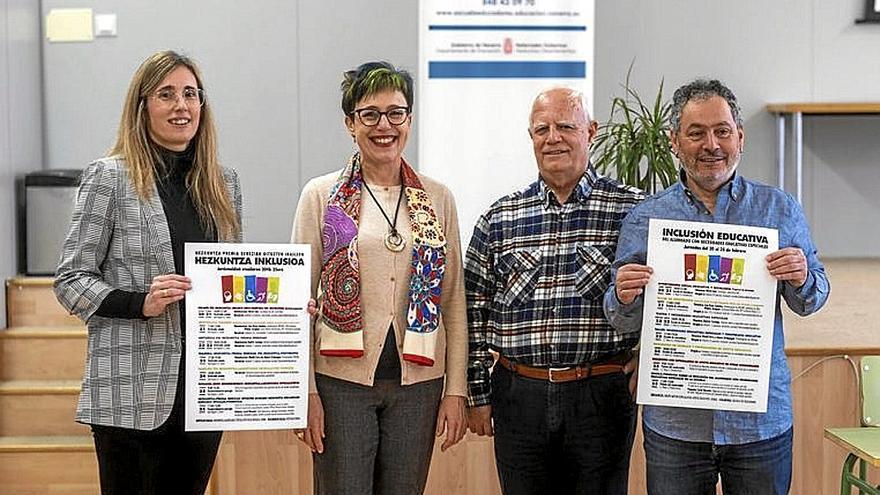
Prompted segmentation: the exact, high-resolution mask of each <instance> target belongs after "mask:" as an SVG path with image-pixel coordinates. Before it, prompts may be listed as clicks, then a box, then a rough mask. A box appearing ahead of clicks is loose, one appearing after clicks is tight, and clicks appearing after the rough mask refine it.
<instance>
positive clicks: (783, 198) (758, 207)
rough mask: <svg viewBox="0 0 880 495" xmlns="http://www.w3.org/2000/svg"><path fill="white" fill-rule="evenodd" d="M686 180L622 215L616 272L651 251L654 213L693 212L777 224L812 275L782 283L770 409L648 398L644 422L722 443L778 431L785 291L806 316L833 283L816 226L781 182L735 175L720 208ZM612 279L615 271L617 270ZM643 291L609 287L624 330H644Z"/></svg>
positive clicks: (786, 389)
mask: <svg viewBox="0 0 880 495" xmlns="http://www.w3.org/2000/svg"><path fill="white" fill-rule="evenodd" d="M684 180H685V178H684V174H682V182H678V183H676V184H673V185H672V186H670V187H669V188H668V189H666V190H665V191H663V192H662V193H659V194H657V195H656V196H654V197H651V198H649V199H647V200H645V202H644V203H642V204H641V205H639V206H638V207H636V208H635V209H633V211H632V213H630V215H629V216H628V217H626V220H624V222H623V227H621V231H620V245H619V246H618V248H617V259H616V260H615V262H614V270H613V272H614V273H615V274H616V273H617V268H618V267H620V266H622V265H625V264H627V263H639V264H644V263H645V260H646V258H647V242H648V219H650V218H661V219H669V220H687V221H692V222H711V223H728V224H735V225H751V226H754V227H767V228H772V229H778V230H779V248H780V249H782V248H785V247H790V246H794V247H797V248H800V249H801V250H802V251H803V252H804V255H805V256H806V257H807V270H808V272H807V281H806V282H805V283H804V285H803V286H801V287H800V288H797V289H796V288H794V287H793V286H792V285H791V284H790V283H788V282H780V283H779V284H778V289H777V295H776V316H775V319H774V324H773V351H772V358H771V362H770V391H769V394H770V395H769V397H768V400H767V412H766V413H750V412H735V411H716V410H711V409H685V408H679V407H658V406H645V407H644V409H643V411H642V417H643V419H644V423H645V426H647V427H648V428H650V429H651V430H653V431H654V432H656V433H659V434H661V435H663V436H666V437H669V438H674V439H677V440H684V441H689V442H707V443H715V444H719V445H724V444H743V443H751V442H757V441H760V440H767V439H770V438H774V437H776V436H779V435H781V434H783V433H785V432H786V431H788V429H789V428H791V425H792V410H791V390H790V384H791V373H790V371H789V369H788V362H787V361H786V359H785V338H784V336H783V333H782V312H781V311H780V298H781V299H785V302H786V304H788V307H789V308H791V310H792V311H794V312H795V313H797V314H799V315H801V316H806V315H808V314H811V313H813V312H815V311H818V310H819V308H821V307H822V305H823V304H825V301H826V300H827V299H828V293H829V291H830V290H831V287H830V285H829V283H828V278H827V277H826V276H825V267H823V266H822V263H821V262H820V261H819V258H818V256H817V254H816V247H815V246H814V245H813V240H812V239H811V238H810V229H809V227H808V226H807V221H806V219H805V218H804V213H803V211H802V210H801V207H800V205H799V204H798V203H797V201H795V200H794V198H792V197H791V195H789V194H787V193H785V192H783V191H782V190H780V189H778V188H776V187H772V186H768V185H765V184H759V183H757V182H752V181H748V180H746V179H743V178H742V177H740V176H738V175H737V176H735V177H734V178H733V180H732V181H731V182H730V183H729V184H728V185H726V186H724V187H722V188H721V189H720V190H719V192H718V198H717V200H716V202H715V213H711V212H709V210H707V209H706V207H705V206H704V205H703V204H702V203H701V202H700V200H699V199H697V197H696V196H694V195H693V194H692V193H691V192H690V191H689V190H688V189H687V187H686V186H685V184H684V183H683V181H684ZM612 280H613V278H612ZM642 309H643V299H642V297H641V296H639V297H637V298H636V300H635V301H633V302H632V303H631V304H628V305H622V304H620V302H619V301H618V300H617V296H616V295H615V293H614V285H613V283H612V285H611V286H610V287H609V288H608V292H607V294H606V295H605V312H606V314H607V315H608V319H609V320H610V321H611V323H612V324H613V325H614V326H615V327H616V328H617V329H619V330H620V331H622V332H638V331H640V330H641V327H642Z"/></svg>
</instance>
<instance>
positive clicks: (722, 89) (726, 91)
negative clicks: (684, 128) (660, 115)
mask: <svg viewBox="0 0 880 495" xmlns="http://www.w3.org/2000/svg"><path fill="white" fill-rule="evenodd" d="M713 96H720V97H722V98H724V100H725V101H727V105H728V106H729V107H730V113H731V115H733V121H734V122H736V125H737V127H742V125H743V122H742V115H740V113H741V112H740V108H739V103H737V101H736V96H735V95H734V94H733V91H731V90H730V88H728V87H727V86H725V85H724V84H723V83H722V82H721V81H719V80H717V79H695V80H693V81H691V82H689V83H687V84H685V85H684V86H682V87H680V88H678V89H676V90H675V94H673V95H672V111H671V112H670V115H669V123H670V124H671V126H672V131H673V132H678V131H679V130H681V111H682V110H683V109H684V106H685V105H687V104H688V102H689V101H694V100H697V101H703V100H708V99H709V98H711V97H713Z"/></svg>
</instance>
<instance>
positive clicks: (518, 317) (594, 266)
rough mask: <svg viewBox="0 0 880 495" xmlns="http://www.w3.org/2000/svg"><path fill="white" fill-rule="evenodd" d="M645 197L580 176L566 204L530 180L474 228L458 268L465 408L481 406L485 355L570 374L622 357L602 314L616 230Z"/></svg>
mask: <svg viewBox="0 0 880 495" xmlns="http://www.w3.org/2000/svg"><path fill="white" fill-rule="evenodd" d="M643 198H644V196H643V194H642V193H641V191H639V190H638V189H635V188H632V187H629V186H622V185H620V184H618V183H617V182H615V181H614V180H612V179H609V178H605V177H597V176H596V174H595V172H594V171H593V170H592V168H588V169H587V171H586V172H585V173H584V175H583V177H582V178H581V180H580V181H579V182H578V184H577V185H576V186H575V188H574V190H573V191H572V193H571V195H570V196H569V198H568V200H567V201H566V202H565V204H562V205H560V204H559V202H558V201H557V200H556V196H555V195H554V194H553V192H552V191H551V190H550V189H549V188H548V187H547V185H546V184H545V183H544V181H543V180H541V179H539V180H538V181H537V182H534V183H532V184H531V185H529V187H527V188H526V189H524V190H522V191H518V192H515V193H513V194H510V195H508V196H505V197H503V198H501V199H499V200H498V201H496V202H495V204H493V205H492V206H491V207H490V208H489V210H488V211H487V212H486V213H485V214H483V215H482V216H481V217H480V219H479V220H478V221H477V225H476V226H475V227H474V234H473V237H472V238H471V243H470V246H469V247H468V251H467V258H466V261H465V291H466V295H467V310H468V327H469V328H468V329H469V342H470V356H469V365H468V404H469V405H470V406H480V405H485V404H489V396H490V393H491V390H490V382H489V369H490V368H491V367H492V363H493V359H492V355H491V354H490V352H489V351H490V349H492V350H495V351H497V352H498V353H500V354H501V355H503V356H505V357H507V358H508V359H511V360H514V361H516V362H519V363H522V364H525V365H528V366H541V367H549V366H560V367H562V366H572V365H580V364H585V363H589V362H595V361H600V360H602V359H604V358H608V357H611V356H612V355H614V354H617V353H619V352H621V351H625V350H629V349H631V348H632V347H633V346H634V345H635V344H636V342H637V341H638V333H637V332H636V333H633V332H629V333H620V332H617V331H615V330H614V329H613V328H612V327H611V326H610V325H609V324H608V321H607V320H606V319H605V316H604V314H603V313H602V296H603V294H604V293H605V289H606V287H608V284H609V283H610V276H611V263H612V261H613V260H614V252H615V250H616V248H617V236H618V233H619V230H620V224H621V222H622V220H623V218H624V216H626V213H627V212H628V211H629V210H630V209H631V208H632V207H633V206H635V205H636V204H637V203H638V202H640V201H641V200H642V199H643Z"/></svg>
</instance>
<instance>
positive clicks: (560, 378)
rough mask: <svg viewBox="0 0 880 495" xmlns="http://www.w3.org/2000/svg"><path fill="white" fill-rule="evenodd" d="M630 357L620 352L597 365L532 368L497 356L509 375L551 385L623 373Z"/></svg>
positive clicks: (628, 354)
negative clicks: (546, 382) (512, 374)
mask: <svg viewBox="0 0 880 495" xmlns="http://www.w3.org/2000/svg"><path fill="white" fill-rule="evenodd" d="M630 356H631V353H629V352H621V353H620V354H617V355H615V356H614V357H612V358H610V359H607V360H605V361H602V362H599V363H593V364H583V365H580V366H566V367H564V368H554V367H551V368H537V367H534V366H526V365H524V364H519V363H515V362H513V361H511V360H509V359H507V358H506V357H504V356H501V355H499V356H498V363H499V364H501V366H504V367H505V368H507V369H508V370H510V372H511V373H514V374H517V375H520V376H524V377H526V378H533V379H535V380H545V381H548V382H551V383H564V382H573V381H575V380H585V379H587V378H590V377H592V376H601V375H609V374H611V373H623V365H624V364H626V362H627V361H629V359H630Z"/></svg>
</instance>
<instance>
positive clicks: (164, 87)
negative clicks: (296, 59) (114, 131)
mask: <svg viewBox="0 0 880 495" xmlns="http://www.w3.org/2000/svg"><path fill="white" fill-rule="evenodd" d="M240 240H241V190H240V186H239V182H238V176H237V175H236V173H235V172H234V171H233V170H231V169H225V168H222V167H220V165H219V164H218V162H217V144H216V132H215V130H214V123H213V119H212V115H211V107H210V105H209V104H208V102H207V99H206V95H205V89H204V86H203V84H202V78H201V75H200V73H199V70H198V68H197V67H196V65H195V64H194V63H193V61H192V60H190V59H189V58H187V57H184V56H182V55H180V54H177V53H175V52H172V51H163V52H158V53H156V54H154V55H152V56H150V57H149V58H148V59H147V60H146V61H144V62H143V64H141V66H140V68H139V69H138V70H137V72H136V73H135V75H134V77H133V78H132V81H131V84H130V86H129V89H128V94H127V96H126V99H125V105H124V107H123V109H122V118H121V121H120V123H119V132H118V136H117V140H116V144H115V146H114V147H113V149H112V150H110V153H109V156H107V157H105V158H101V159H99V160H96V161H94V162H92V163H91V164H90V165H89V166H88V167H87V168H86V170H85V172H84V174H83V179H82V183H81V185H80V188H79V191H78V193H77V199H76V206H75V209H74V213H73V218H72V220H71V224H70V230H69V232H68V234H67V238H66V240H65V242H64V248H63V253H62V256H61V263H60V265H59V266H58V270H57V273H56V279H55V295H56V297H57V298H58V301H59V302H60V303H61V304H62V305H63V306H64V307H65V308H66V309H67V310H68V311H70V312H71V313H72V314H74V315H76V316H78V317H79V318H80V319H82V320H83V321H84V322H85V323H86V326H87V327H88V354H87V357H86V367H85V376H84V377H83V385H82V392H81V394H80V397H79V403H78V405H77V411H76V420H77V421H79V422H81V423H85V424H88V425H91V428H92V432H93V436H94V440H95V450H96V452H97V456H98V468H99V472H100V480H101V492H102V493H103V494H104V495H108V494H111V495H112V494H133V493H137V494H167V493H175V494H178V493H180V494H202V493H204V491H205V487H206V485H207V482H208V478H209V476H210V473H211V469H212V467H213V464H214V458H215V456H216V453H217V448H218V446H219V443H220V436H221V432H185V431H184V426H183V423H184V422H183V411H184V410H183V407H184V387H183V383H184V370H185V367H184V359H183V349H184V342H185V339H186V327H185V321H184V317H183V315H184V312H183V309H184V302H185V299H184V298H185V294H186V291H187V290H189V289H190V288H191V287H192V286H191V282H190V280H189V279H188V278H186V277H185V276H184V273H183V246H184V243H185V242H212V241H226V242H231V241H240Z"/></svg>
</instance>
